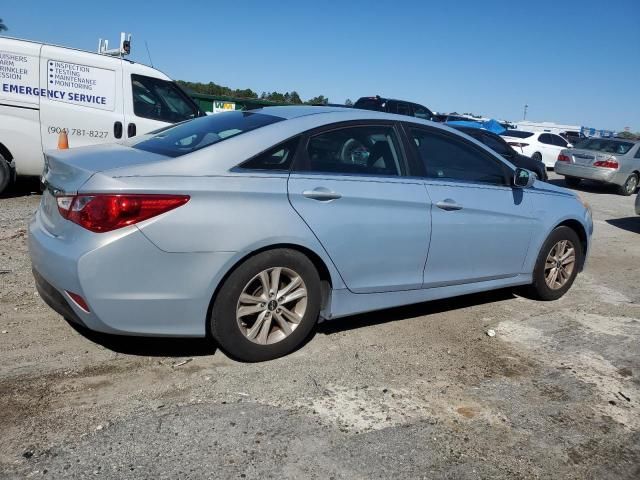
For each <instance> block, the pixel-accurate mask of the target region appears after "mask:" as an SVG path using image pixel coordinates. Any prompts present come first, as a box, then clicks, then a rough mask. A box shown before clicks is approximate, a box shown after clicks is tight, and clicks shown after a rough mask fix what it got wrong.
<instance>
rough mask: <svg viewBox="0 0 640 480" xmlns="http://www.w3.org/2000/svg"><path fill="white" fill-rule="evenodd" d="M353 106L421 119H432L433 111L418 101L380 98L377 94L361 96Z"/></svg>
mask: <svg viewBox="0 0 640 480" xmlns="http://www.w3.org/2000/svg"><path fill="white" fill-rule="evenodd" d="M353 108H360V109H362V110H375V111H377V112H387V113H395V114H397V115H407V116H409V117H416V118H422V119H423V120H432V119H433V112H432V111H431V110H429V109H428V108H427V107H425V106H424V105H420V104H418V103H413V102H407V101H405V100H394V99H393V98H382V97H380V96H378V95H376V96H375V97H361V98H359V99H358V101H357V102H356V103H354V104H353Z"/></svg>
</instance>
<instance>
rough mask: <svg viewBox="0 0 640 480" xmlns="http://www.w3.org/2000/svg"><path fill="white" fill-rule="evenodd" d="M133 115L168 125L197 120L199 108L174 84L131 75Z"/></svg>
mask: <svg viewBox="0 0 640 480" xmlns="http://www.w3.org/2000/svg"><path fill="white" fill-rule="evenodd" d="M131 92H132V95H133V113H134V114H135V115H136V116H137V117H142V118H150V119H152V120H159V121H161V122H167V123H177V122H183V121H185V120H189V119H191V118H195V117H197V116H198V115H199V113H200V111H199V109H198V106H197V105H196V104H195V103H194V102H193V101H192V100H191V99H190V98H189V97H188V96H187V95H186V94H185V93H184V92H183V91H182V90H181V89H180V88H179V87H178V86H177V85H175V84H174V83H173V82H168V81H166V80H161V79H159V78H153V77H145V76H144V75H131Z"/></svg>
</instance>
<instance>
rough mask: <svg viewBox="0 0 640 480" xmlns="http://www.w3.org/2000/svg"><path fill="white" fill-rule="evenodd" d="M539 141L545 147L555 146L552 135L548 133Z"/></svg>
mask: <svg viewBox="0 0 640 480" xmlns="http://www.w3.org/2000/svg"><path fill="white" fill-rule="evenodd" d="M538 141H539V142H540V143H544V144H545V145H553V138H552V135H549V134H548V133H543V134H542V135H540V137H539V138H538Z"/></svg>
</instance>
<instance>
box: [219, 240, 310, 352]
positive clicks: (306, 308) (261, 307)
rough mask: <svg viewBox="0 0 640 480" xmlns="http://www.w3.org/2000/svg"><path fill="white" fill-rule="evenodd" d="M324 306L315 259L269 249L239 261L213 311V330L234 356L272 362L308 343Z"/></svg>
mask: <svg viewBox="0 0 640 480" xmlns="http://www.w3.org/2000/svg"><path fill="white" fill-rule="evenodd" d="M320 304H321V295H320V278H319V276H318V272H317V270H316V268H315V266H314V265H313V263H312V262H311V261H310V260H309V259H308V258H307V257H306V256H305V255H304V254H302V253H300V252H298V251H295V250H289V249H277V250H269V251H266V252H262V253H259V254H257V255H255V256H254V257H251V258H249V259H248V260H246V261H245V262H243V263H242V264H240V265H239V266H238V267H237V268H236V269H235V270H234V271H233V272H232V273H231V274H230V275H229V277H228V278H227V279H226V280H225V281H224V283H223V284H222V286H221V288H220V290H219V292H218V294H217V295H216V300H215V302H214V305H213V309H212V312H211V318H210V320H209V321H210V327H211V333H212V335H213V337H214V338H215V340H216V341H217V342H218V344H219V345H220V347H221V348H222V349H223V350H224V351H225V352H226V353H227V354H229V355H230V356H231V357H234V358H237V359H238V360H243V361H248V362H256V361H262V360H271V359H274V358H277V357H280V356H282V355H286V354H288V353H290V352H292V351H293V350H295V349H296V348H298V347H299V346H300V345H301V344H302V343H303V342H304V341H305V339H306V338H307V336H308V335H309V333H310V332H311V330H312V329H313V327H314V325H315V324H316V322H317V319H318V315H319V312H320Z"/></svg>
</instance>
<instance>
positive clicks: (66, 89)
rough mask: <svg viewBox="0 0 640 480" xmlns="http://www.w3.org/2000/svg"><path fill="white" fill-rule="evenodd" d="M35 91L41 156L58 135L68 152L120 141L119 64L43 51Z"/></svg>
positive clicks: (67, 51) (55, 50)
mask: <svg viewBox="0 0 640 480" xmlns="http://www.w3.org/2000/svg"><path fill="white" fill-rule="evenodd" d="M40 89H41V90H46V92H45V93H46V95H42V96H41V97H40V130H41V136H42V148H43V150H47V149H52V148H56V147H57V145H58V137H59V135H60V131H61V130H63V129H64V130H66V131H67V134H68V136H69V147H71V148H73V147H80V146H84V145H94V144H98V143H109V142H114V141H117V140H119V139H121V138H123V135H122V128H123V121H124V112H123V98H122V60H121V59H119V58H115V57H109V56H106V55H98V54H97V53H89V52H81V51H77V50H71V49H68V48H61V47H54V46H50V45H44V46H43V47H42V51H41V56H40Z"/></svg>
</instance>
